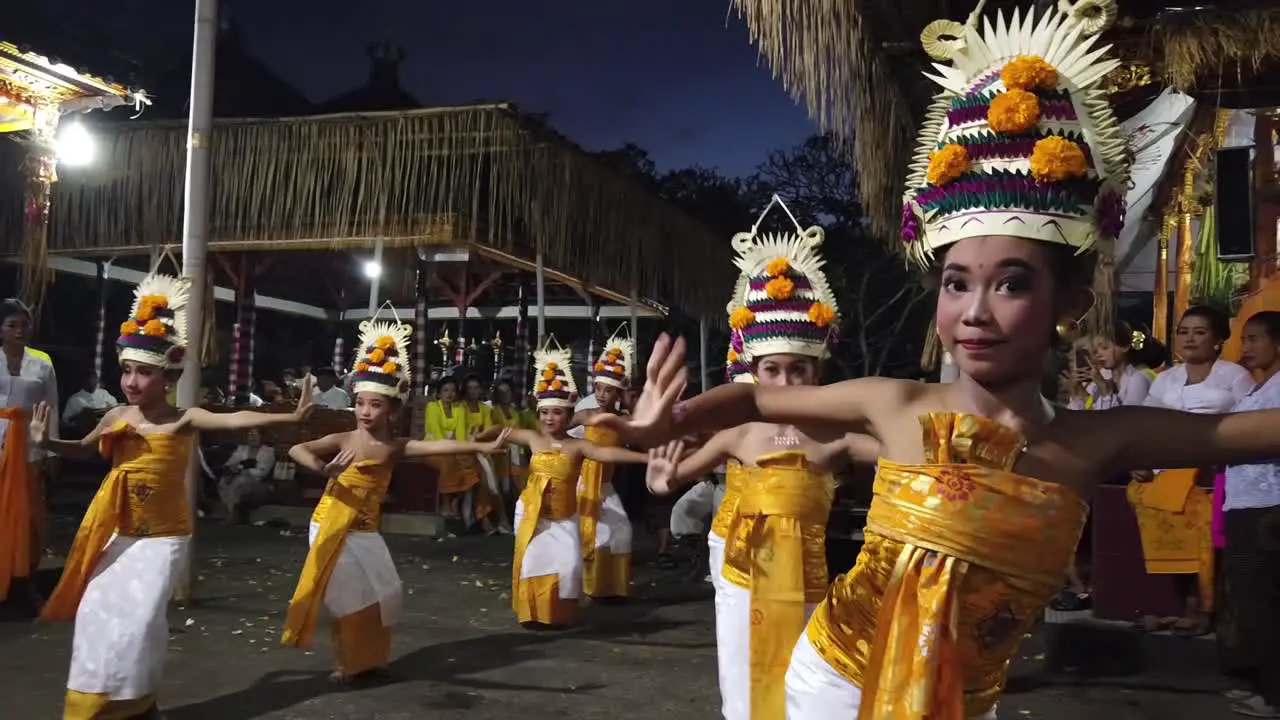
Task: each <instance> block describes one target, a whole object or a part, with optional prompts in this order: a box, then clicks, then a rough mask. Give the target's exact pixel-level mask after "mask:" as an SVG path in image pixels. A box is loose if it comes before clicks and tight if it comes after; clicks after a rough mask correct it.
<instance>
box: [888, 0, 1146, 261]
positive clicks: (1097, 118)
mask: <svg viewBox="0 0 1280 720" xmlns="http://www.w3.org/2000/svg"><path fill="white" fill-rule="evenodd" d="M981 10H982V3H981V2H980V3H979V4H978V7H977V9H975V10H974V12H973V14H972V15H971V16H970V18H969V21H968V22H967V23H966V24H964V25H961V24H960V23H957V22H954V21H950V20H938V21H936V22H934V23H932V24H930V25H929V27H927V28H925V31H924V33H922V35H921V41H922V42H923V44H924V46H925V49H926V51H927V52H928V53H929V55H930V56H931V57H933V58H934V59H935V60H939V61H950V63H951V65H950V66H946V65H941V64H935V65H934V68H935V69H936V70H937V74H936V75H929V76H928V77H929V78H930V79H932V80H934V81H935V82H937V83H938V85H940V86H941V88H942V89H941V91H940V92H939V93H938V94H937V95H936V96H935V98H934V102H933V104H932V106H931V107H930V109H929V112H928V117H927V119H926V121H925V123H924V126H923V128H922V129H921V132H920V139H919V144H918V146H917V147H916V151H915V156H914V159H913V161H912V164H911V170H910V174H909V176H908V178H907V190H906V195H905V201H904V203H903V208H902V241H903V243H904V244H905V245H906V250H907V253H908V255H909V256H910V257H911V258H912V259H913V260H915V261H916V262H917V263H918V264H920V265H922V266H928V265H929V264H930V263H931V262H932V260H933V254H934V252H935V251H936V250H938V249H940V248H943V247H946V246H948V245H950V244H952V243H955V242H958V241H960V240H963V239H965V238H970V237H976V236H981V235H1012V236H1016V237H1021V238H1026V239H1029V240H1038V241H1041V242H1046V243H1056V244H1061V245H1067V246H1070V247H1074V248H1076V249H1077V250H1079V251H1088V250H1100V251H1103V252H1106V253H1109V251H1110V248H1111V245H1112V243H1113V241H1114V240H1115V238H1116V237H1117V236H1118V235H1119V234H1120V230H1121V228H1123V227H1124V212H1125V194H1126V192H1127V190H1128V183H1129V153H1128V150H1127V146H1126V140H1125V137H1124V135H1123V133H1122V132H1121V128H1120V124H1119V122H1118V121H1117V120H1116V117H1115V114H1114V112H1113V111H1112V109H1111V106H1110V104H1109V102H1108V100H1107V97H1106V95H1105V93H1104V91H1103V89H1102V87H1101V86H1100V81H1101V80H1102V78H1103V77H1104V76H1106V74H1107V73H1109V72H1111V71H1112V70H1114V69H1115V68H1116V67H1118V66H1119V65H1120V63H1119V61H1118V60H1115V59H1112V58H1108V57H1107V52H1108V51H1109V50H1110V46H1105V47H1101V48H1096V47H1095V45H1096V43H1097V36H1098V34H1099V33H1101V32H1102V31H1103V30H1105V29H1106V28H1107V27H1109V26H1110V25H1111V23H1112V22H1114V20H1115V17H1116V5H1115V0H1078V2H1074V3H1072V2H1070V0H1060V1H1059V3H1058V6H1057V7H1056V8H1050V9H1047V10H1041V11H1039V16H1038V17H1037V11H1036V10H1029V11H1027V12H1025V13H1023V12H1021V11H1015V12H1014V13H1013V15H1012V17H1010V18H1009V20H1008V21H1007V22H1006V20H1005V15H1004V13H1003V12H1001V13H998V14H997V15H996V18H995V23H994V24H992V21H991V19H990V18H986V19H983V21H982V23H981V25H982V26H981V28H979V13H980V12H981Z"/></svg>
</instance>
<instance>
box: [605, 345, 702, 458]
mask: <svg viewBox="0 0 1280 720" xmlns="http://www.w3.org/2000/svg"><path fill="white" fill-rule="evenodd" d="M685 352H686V347H685V341H684V338H677V339H676V340H675V341H674V342H673V341H672V339H671V336H669V335H667V334H666V333H663V334H662V335H661V336H659V337H658V341H657V342H656V343H654V345H653V350H652V351H651V352H650V354H649V364H648V365H647V366H646V367H645V381H644V391H643V392H642V393H641V394H640V399H639V400H637V401H636V404H635V407H634V408H632V410H631V414H630V415H614V414H611V413H596V414H595V415H593V416H592V417H591V418H590V420H589V421H588V422H589V424H591V425H604V426H606V427H608V428H610V429H612V430H614V431H615V432H617V433H618V435H619V436H620V437H621V438H622V439H623V440H624V441H625V442H626V443H627V444H630V445H636V446H641V447H652V446H655V445H658V444H660V443H663V442H666V441H667V440H668V439H669V438H670V437H671V431H672V426H673V425H674V421H673V418H672V408H674V407H675V404H676V402H677V401H678V400H679V399H680V396H681V395H682V394H684V390H685V385H686V384H687V382H688V370H686V369H685V366H684V361H685Z"/></svg>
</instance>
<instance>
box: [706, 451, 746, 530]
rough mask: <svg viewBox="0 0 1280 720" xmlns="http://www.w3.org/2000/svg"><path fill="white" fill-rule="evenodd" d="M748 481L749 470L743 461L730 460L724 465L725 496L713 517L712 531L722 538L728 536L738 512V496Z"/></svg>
mask: <svg viewBox="0 0 1280 720" xmlns="http://www.w3.org/2000/svg"><path fill="white" fill-rule="evenodd" d="M746 482H747V471H746V469H745V468H743V467H742V463H739V462H736V461H734V460H730V461H729V462H727V463H725V467H724V497H723V498H722V499H721V500H720V509H719V510H717V511H716V516H715V517H714V518H712V519H711V532H713V533H715V534H716V535H719V536H720V537H721V538H724V537H728V535H729V526H730V525H732V524H733V517H734V516H735V515H736V514H737V513H738V498H739V497H741V496H742V488H743V486H744V485H746Z"/></svg>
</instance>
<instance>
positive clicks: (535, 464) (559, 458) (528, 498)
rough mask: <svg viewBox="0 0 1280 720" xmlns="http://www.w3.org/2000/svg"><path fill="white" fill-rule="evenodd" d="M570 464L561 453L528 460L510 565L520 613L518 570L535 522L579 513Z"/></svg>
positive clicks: (515, 604)
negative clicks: (522, 512)
mask: <svg viewBox="0 0 1280 720" xmlns="http://www.w3.org/2000/svg"><path fill="white" fill-rule="evenodd" d="M571 472H573V462H572V460H571V459H570V457H569V456H568V455H565V454H564V453H563V452H561V451H560V450H543V451H541V452H536V453H534V454H533V457H532V458H530V459H529V482H528V483H526V484H525V486H524V492H522V493H520V499H521V500H522V501H524V515H523V516H521V518H520V527H518V528H516V547H515V560H514V562H512V563H511V606H512V609H513V610H515V611H516V612H517V613H518V612H520V608H519V603H518V602H517V601H518V598H519V596H520V568H521V566H522V565H523V563H524V554H525V552H526V551H527V550H528V549H529V542H530V541H531V540H533V533H534V531H535V530H537V529H538V519H539V518H545V519H547V520H567V519H569V518H571V517H573V514H574V513H575V512H577V511H578V495H577V489H578V487H577V485H578V484H577V483H576V482H575V481H576V480H577V477H570V473H571Z"/></svg>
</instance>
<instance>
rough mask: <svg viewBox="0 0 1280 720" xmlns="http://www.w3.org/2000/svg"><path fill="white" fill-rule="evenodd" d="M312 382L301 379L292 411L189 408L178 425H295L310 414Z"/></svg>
mask: <svg viewBox="0 0 1280 720" xmlns="http://www.w3.org/2000/svg"><path fill="white" fill-rule="evenodd" d="M311 390H312V382H311V378H310V376H308V377H307V379H306V380H303V381H302V392H301V393H300V394H299V395H298V405H297V407H295V408H294V410H293V412H287V413H264V412H253V411H251V410H241V411H240V412H233V413H215V412H209V411H208V410H205V409H204V408H189V409H187V411H186V412H184V413H182V419H181V420H179V421H178V425H179V427H185V426H190V427H193V428H195V429H196V430H253V429H256V428H263V427H268V426H270V425H296V424H297V423H300V422H302V421H303V420H306V419H307V415H310V414H311V409H312V407H313V406H312V402H311V395H312V393H311Z"/></svg>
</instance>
